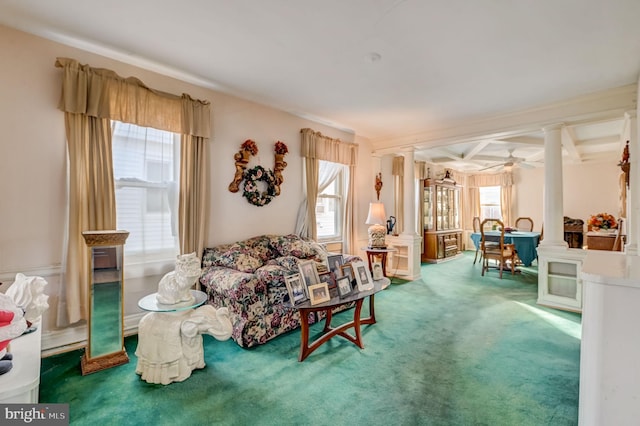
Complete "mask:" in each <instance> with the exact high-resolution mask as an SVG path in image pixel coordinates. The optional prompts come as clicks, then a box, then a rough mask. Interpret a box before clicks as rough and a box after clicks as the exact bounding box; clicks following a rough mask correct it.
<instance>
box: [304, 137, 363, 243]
mask: <svg viewBox="0 0 640 426" xmlns="http://www.w3.org/2000/svg"><path fill="white" fill-rule="evenodd" d="M300 133H301V134H302V140H301V142H302V143H301V152H302V156H303V157H304V170H305V176H304V179H305V199H304V200H303V203H302V205H301V206H300V210H299V212H298V219H297V223H296V233H297V234H298V235H300V236H302V237H307V238H311V239H313V240H314V241H315V240H317V238H318V232H317V229H316V201H317V198H318V193H319V192H320V185H321V184H322V181H323V180H324V182H325V185H326V182H327V181H326V180H325V179H326V176H323V177H322V178H321V177H320V161H321V160H322V161H327V162H331V163H339V164H343V165H345V166H347V168H348V170H349V172H348V177H347V179H346V181H347V185H346V187H347V188H346V194H345V203H344V215H343V216H344V222H343V233H342V234H343V235H342V244H343V252H344V253H349V252H350V250H351V248H352V247H355V246H356V236H355V235H354V231H353V223H354V215H355V212H354V201H353V200H354V196H355V194H354V190H355V183H354V176H355V168H356V159H357V146H356V145H354V144H350V143H345V142H342V141H340V140H339V139H332V138H329V137H326V136H324V135H322V133H320V132H315V131H313V130H312V129H308V128H306V129H302V130H300ZM324 173H325V172H323V174H324ZM326 173H330V172H329V171H328V168H327V172H326Z"/></svg>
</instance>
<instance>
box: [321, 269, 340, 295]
mask: <svg viewBox="0 0 640 426" xmlns="http://www.w3.org/2000/svg"><path fill="white" fill-rule="evenodd" d="M320 282H322V283H327V286H328V287H329V295H330V296H331V297H332V298H333V297H336V296H338V285H337V283H336V274H334V273H333V272H331V271H327V272H323V273H322V274H320Z"/></svg>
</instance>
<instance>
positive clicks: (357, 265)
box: [352, 261, 374, 291]
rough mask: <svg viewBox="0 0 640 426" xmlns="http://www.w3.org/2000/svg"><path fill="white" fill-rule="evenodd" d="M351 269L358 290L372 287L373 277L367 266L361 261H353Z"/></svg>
mask: <svg viewBox="0 0 640 426" xmlns="http://www.w3.org/2000/svg"><path fill="white" fill-rule="evenodd" d="M352 265H353V270H354V273H355V276H356V283H357V285H358V291H367V290H372V289H373V287H374V286H373V278H372V277H371V271H369V267H368V266H367V265H366V264H365V263H364V262H362V261H359V262H353V263H352Z"/></svg>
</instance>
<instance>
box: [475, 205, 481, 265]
mask: <svg viewBox="0 0 640 426" xmlns="http://www.w3.org/2000/svg"><path fill="white" fill-rule="evenodd" d="M473 232H474V233H476V232H480V217H479V216H474V218H473ZM478 254H480V260H482V252H481V251H480V244H478V247H477V248H476V255H475V257H474V258H473V264H474V265H475V264H476V261H477V260H478Z"/></svg>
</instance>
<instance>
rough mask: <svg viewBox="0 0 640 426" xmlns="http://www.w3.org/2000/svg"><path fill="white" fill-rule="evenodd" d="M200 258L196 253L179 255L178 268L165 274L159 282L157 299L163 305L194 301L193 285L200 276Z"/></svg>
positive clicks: (177, 259)
mask: <svg viewBox="0 0 640 426" xmlns="http://www.w3.org/2000/svg"><path fill="white" fill-rule="evenodd" d="M200 272H201V269H200V259H198V257H197V256H196V254H195V252H194V253H189V254H182V255H178V256H177V258H176V269H175V270H174V271H171V272H169V273H167V274H165V276H164V277H162V279H161V280H160V283H159V284H158V295H157V296H156V299H157V300H158V302H159V303H162V304H163V305H175V304H177V303H181V302H189V301H193V300H194V298H193V295H192V294H191V291H190V290H191V287H192V286H193V285H194V284H195V282H196V281H197V280H198V278H200Z"/></svg>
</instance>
